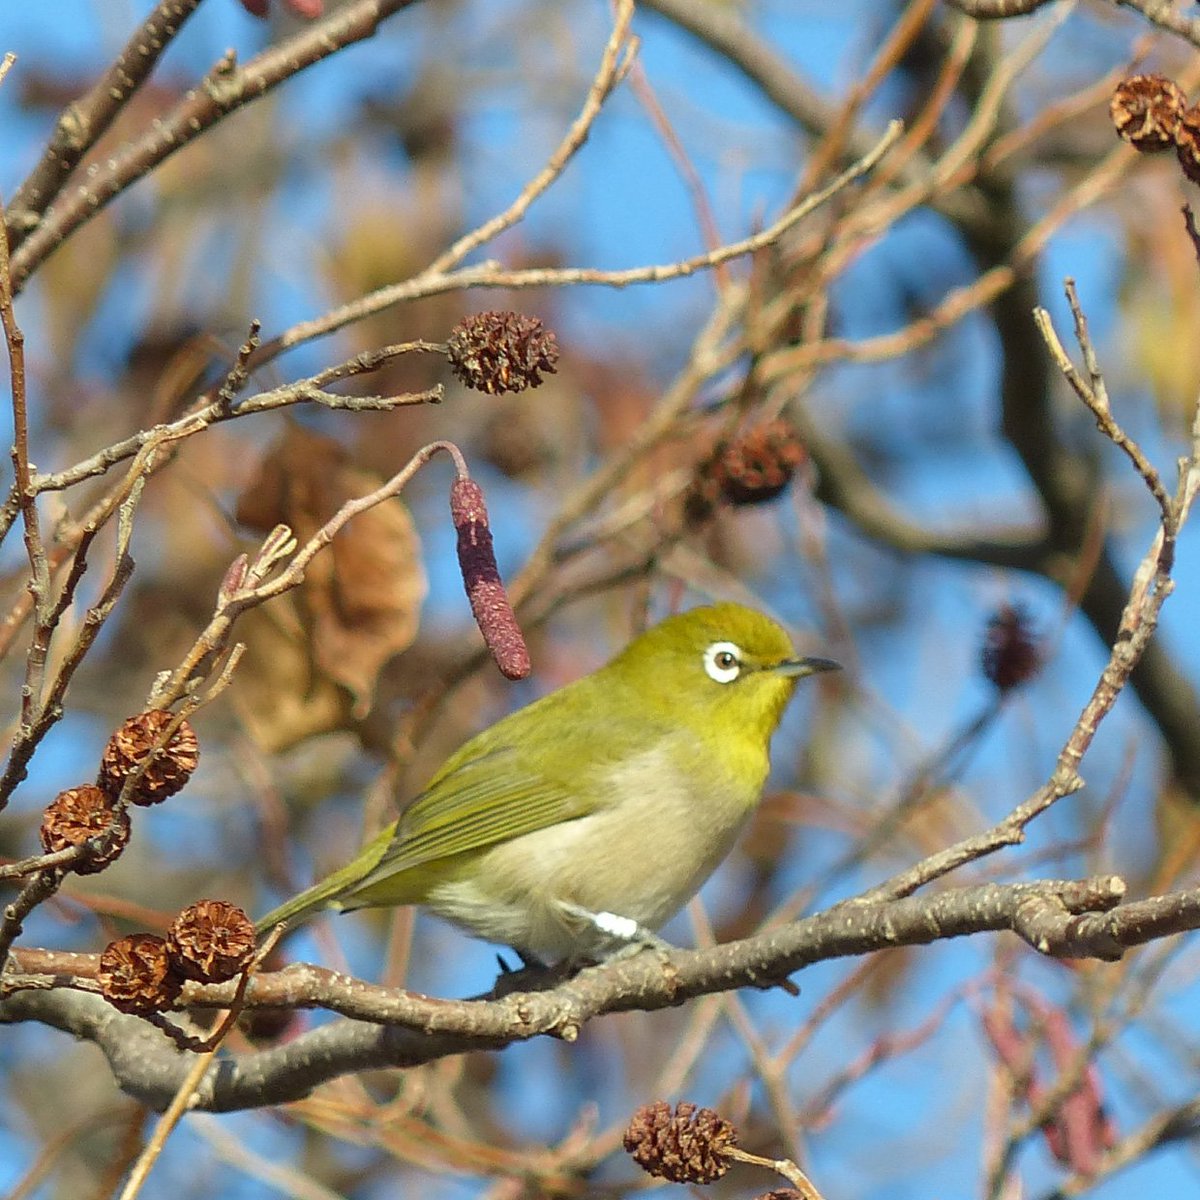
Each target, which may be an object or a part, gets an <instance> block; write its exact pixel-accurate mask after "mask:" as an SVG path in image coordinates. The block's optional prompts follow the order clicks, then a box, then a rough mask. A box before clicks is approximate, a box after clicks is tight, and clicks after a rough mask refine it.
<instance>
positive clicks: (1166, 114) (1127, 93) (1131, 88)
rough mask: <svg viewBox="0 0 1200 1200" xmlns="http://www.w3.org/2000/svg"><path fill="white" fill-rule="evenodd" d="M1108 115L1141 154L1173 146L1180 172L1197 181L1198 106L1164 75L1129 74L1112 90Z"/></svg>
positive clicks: (1199, 171)
mask: <svg viewBox="0 0 1200 1200" xmlns="http://www.w3.org/2000/svg"><path fill="white" fill-rule="evenodd" d="M1109 114H1110V115H1111V117H1112V123H1113V125H1114V126H1115V127H1116V130H1117V133H1118V134H1120V136H1121V137H1122V138H1124V139H1125V141H1127V142H1128V143H1129V144H1130V145H1131V146H1133V147H1134V149H1136V150H1140V151H1141V152H1142V153H1143V154H1160V153H1162V152H1163V151H1166V150H1171V149H1174V151H1175V156H1176V157H1177V158H1178V159H1179V165H1180V167H1181V168H1182V169H1183V173H1184V174H1185V175H1186V176H1187V177H1188V178H1189V179H1190V180H1191V181H1192V182H1193V183H1200V105H1197V106H1194V107H1193V106H1189V105H1188V102H1187V96H1186V95H1185V94H1184V92H1183V89H1182V88H1180V86H1179V85H1178V84H1177V83H1176V82H1175V81H1174V80H1173V79H1168V78H1167V77H1166V76H1165V75H1130V76H1129V78H1128V79H1122V80H1121V82H1120V83H1118V84H1117V87H1116V90H1115V91H1114V92H1113V96H1112V102H1111V103H1110V104H1109Z"/></svg>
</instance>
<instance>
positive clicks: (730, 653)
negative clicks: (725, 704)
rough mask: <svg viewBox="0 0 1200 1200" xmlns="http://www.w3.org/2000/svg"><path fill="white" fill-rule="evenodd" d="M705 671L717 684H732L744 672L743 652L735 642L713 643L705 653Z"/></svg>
mask: <svg viewBox="0 0 1200 1200" xmlns="http://www.w3.org/2000/svg"><path fill="white" fill-rule="evenodd" d="M704 670H705V673H706V674H707V675H708V677H709V679H713V680H716V682H717V683H732V682H733V681H734V680H735V679H736V678H737V677H738V675H739V674H740V673H741V670H742V652H741V650H739V649H738V647H737V646H735V645H734V644H733V642H713V644H712V645H711V646H709V647H708V649H707V650H705V651H704Z"/></svg>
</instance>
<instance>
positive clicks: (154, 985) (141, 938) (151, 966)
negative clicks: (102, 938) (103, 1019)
mask: <svg viewBox="0 0 1200 1200" xmlns="http://www.w3.org/2000/svg"><path fill="white" fill-rule="evenodd" d="M96 982H97V983H98V984H99V985H100V995H101V996H103V997H104V999H105V1000H107V1001H108V1002H109V1004H111V1005H112V1006H113V1007H114V1008H118V1009H120V1010H121V1012H124V1013H134V1014H136V1015H138V1016H142V1015H145V1014H146V1013H154V1012H162V1011H163V1010H164V1009H167V1008H170V1007H171V1005H172V1004H173V1003H174V1002H175V999H176V997H177V996H178V995H179V991H180V988H182V986H183V980H182V978H181V977H180V976H179V974H178V973H177V972H176V971H175V969H174V966H173V964H172V962H171V956H170V955H169V954H168V952H167V943H166V942H165V941H164V940H163V939H162V938H160V937H155V935H154V934H152V933H131V934H129V935H128V936H127V937H123V938H118V939H117V940H116V941H115V942H109V944H108V945H107V946H105V948H104V953H103V954H101V955H100V968H99V970H98V971H97V973H96Z"/></svg>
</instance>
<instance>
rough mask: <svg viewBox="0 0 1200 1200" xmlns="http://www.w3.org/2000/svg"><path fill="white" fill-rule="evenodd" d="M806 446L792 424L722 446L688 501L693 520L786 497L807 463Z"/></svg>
mask: <svg viewBox="0 0 1200 1200" xmlns="http://www.w3.org/2000/svg"><path fill="white" fill-rule="evenodd" d="M805 456H806V452H805V449H804V443H803V442H802V441H801V440H800V435H799V433H797V431H796V430H795V428H794V427H793V426H792V425H791V424H790V423H789V422H787V421H785V420H782V419H778V420H774V421H765V422H763V423H762V424H761V425H758V426H756V427H755V428H753V429H749V430H747V431H746V432H745V433H743V434H740V435H739V436H737V437H734V438H730V439H727V440H725V439H723V440H722V441H720V442H718V443H717V445H716V447H715V448H714V449H713V452H712V453H711V454H710V455H709V456H708V458H707V459H706V460H705V461H704V462H703V463H702V464H701V465H700V467H699V468H698V469H697V472H696V479H695V481H694V482H693V484H692V487H691V489H690V490H689V492H688V494H687V497H686V499H685V501H684V504H685V508H686V511H687V515H688V517H689V518H690V519H691V520H693V521H698V520H704V519H706V518H707V517H709V516H710V515H711V514H712V510H713V509H714V508H716V507H717V505H718V504H721V503H724V504H731V505H744V504H766V503H767V502H768V501H771V500H774V499H775V498H776V497H778V496H780V495H781V494H782V493H783V491H784V490H785V489H786V488H787V486H788V484H790V483H791V482H792V478H793V477H794V476H795V474H796V468H797V467H799V466H800V464H801V463H803V462H804V459H805Z"/></svg>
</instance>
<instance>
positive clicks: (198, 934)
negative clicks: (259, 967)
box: [167, 900, 254, 983]
mask: <svg viewBox="0 0 1200 1200" xmlns="http://www.w3.org/2000/svg"><path fill="white" fill-rule="evenodd" d="M167 951H168V953H169V954H170V955H171V961H172V962H173V963H174V965H175V969H176V970H177V971H178V972H179V973H180V974H181V975H183V976H185V977H186V978H188V979H195V980H198V981H199V982H200V983H224V982H225V980H227V979H232V978H234V976H235V975H240V974H241V973H242V971H244V970H245V969H246V967H247V966H249V964H250V960H251V959H252V958H253V957H254V922H253V921H251V920H250V918H249V917H248V916H246V914H245V912H243V911H242V909H240V908H238V906H237V905H236V904H228V903H226V902H225V901H224V900H197V901H196V903H195V904H193V905H191V906H190V907H188V908H185V909H184V910H183V912H181V913H180V914H179V916H177V917H176V918H175V921H174V923H173V924H172V926H171V929H170V931H169V932H168V933H167Z"/></svg>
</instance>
